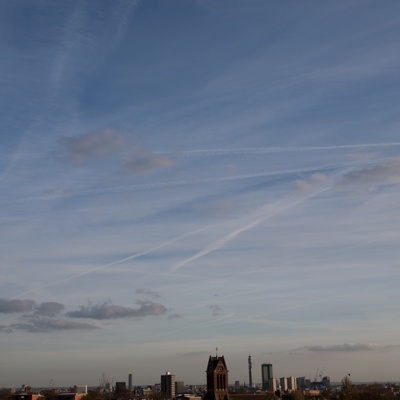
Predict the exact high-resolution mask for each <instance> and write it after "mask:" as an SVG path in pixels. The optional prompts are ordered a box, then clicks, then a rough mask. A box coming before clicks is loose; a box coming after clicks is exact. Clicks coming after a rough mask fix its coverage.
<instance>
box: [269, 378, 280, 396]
mask: <svg viewBox="0 0 400 400" xmlns="http://www.w3.org/2000/svg"><path fill="white" fill-rule="evenodd" d="M278 389H279V381H278V378H270V380H269V391H270V392H273V393H275V392H276V391H277V390H278Z"/></svg>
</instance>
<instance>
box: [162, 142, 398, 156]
mask: <svg viewBox="0 0 400 400" xmlns="http://www.w3.org/2000/svg"><path fill="white" fill-rule="evenodd" d="M392 146H400V143H399V142H392V143H363V144H347V145H337V146H291V147H259V148H257V147H254V148H252V147H249V148H238V149H199V150H183V151H181V152H172V151H154V153H155V154H170V155H176V156H186V157H204V156H205V157H207V156H223V155H235V154H239V155H240V154H266V153H293V152H303V151H322V150H345V149H363V148H376V147H392Z"/></svg>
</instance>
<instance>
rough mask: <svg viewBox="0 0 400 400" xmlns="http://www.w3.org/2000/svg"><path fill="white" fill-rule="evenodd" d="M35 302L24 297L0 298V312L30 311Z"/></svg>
mask: <svg viewBox="0 0 400 400" xmlns="http://www.w3.org/2000/svg"><path fill="white" fill-rule="evenodd" d="M34 305H35V302H34V301H33V300H29V299H25V300H18V299H12V300H9V299H0V313H5V314H9V313H21V312H27V311H32V308H33V306H34Z"/></svg>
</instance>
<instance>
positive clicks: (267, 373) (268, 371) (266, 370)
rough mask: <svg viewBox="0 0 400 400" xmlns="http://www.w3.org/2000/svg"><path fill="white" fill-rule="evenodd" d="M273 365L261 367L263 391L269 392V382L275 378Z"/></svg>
mask: <svg viewBox="0 0 400 400" xmlns="http://www.w3.org/2000/svg"><path fill="white" fill-rule="evenodd" d="M273 376H274V375H273V373H272V364H262V365H261V382H262V390H265V391H266V390H269V380H270V379H271V378H272V377H273Z"/></svg>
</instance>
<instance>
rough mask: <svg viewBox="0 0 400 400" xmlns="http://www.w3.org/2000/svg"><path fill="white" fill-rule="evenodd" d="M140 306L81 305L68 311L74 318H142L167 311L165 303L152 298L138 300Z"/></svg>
mask: <svg viewBox="0 0 400 400" xmlns="http://www.w3.org/2000/svg"><path fill="white" fill-rule="evenodd" d="M136 304H137V305H138V307H136V308H130V307H124V306H118V305H114V304H109V303H105V304H98V305H94V306H81V307H80V308H79V310H77V311H70V312H68V313H67V315H68V316H69V317H72V318H91V319H99V320H102V319H116V318H129V317H134V318H140V317H148V316H160V315H164V314H166V312H167V308H166V307H165V306H164V305H163V304H159V303H154V302H152V301H150V300H137V301H136Z"/></svg>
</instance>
